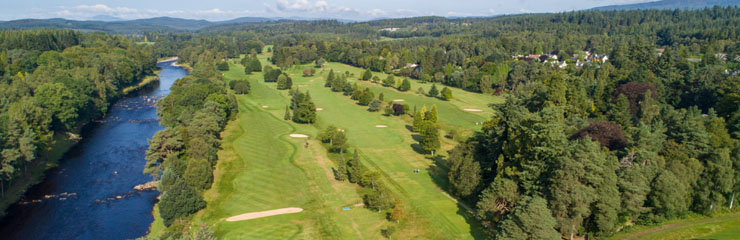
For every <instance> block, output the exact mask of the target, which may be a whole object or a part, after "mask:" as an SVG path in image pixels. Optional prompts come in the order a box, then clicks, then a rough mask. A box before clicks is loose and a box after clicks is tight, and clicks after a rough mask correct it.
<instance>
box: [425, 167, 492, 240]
mask: <svg viewBox="0 0 740 240" xmlns="http://www.w3.org/2000/svg"><path fill="white" fill-rule="evenodd" d="M429 159H430V160H432V161H433V164H431V165H429V167H428V168H427V169H426V170H427V173H428V174H429V176H430V177H431V178H432V182H434V184H436V185H437V187H439V188H440V189H442V190H443V191H445V193H447V194H449V195H450V196H451V197H454V195H453V194H452V193H451V192H450V181H449V178H448V172H449V170H450V169H449V162H448V161H447V159H446V158H445V157H443V156H440V155H437V156H434V157H429ZM455 199H456V200H457V214H458V215H460V216H462V217H463V218H465V222H466V223H468V224H469V225H470V235H471V236H472V237H473V238H474V239H486V238H487V237H486V233H485V231H484V229H483V225H481V223H480V221H479V220H478V219H477V218H476V217H475V213H474V212H471V211H469V210H468V209H470V210H475V209H474V206H473V205H472V204H470V203H468V202H467V201H466V200H463V199H458V198H456V197H455ZM466 205H467V207H466Z"/></svg>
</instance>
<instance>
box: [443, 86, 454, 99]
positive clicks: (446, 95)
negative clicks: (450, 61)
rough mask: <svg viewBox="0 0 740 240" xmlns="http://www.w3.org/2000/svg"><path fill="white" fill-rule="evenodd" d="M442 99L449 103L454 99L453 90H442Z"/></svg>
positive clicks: (445, 88)
mask: <svg viewBox="0 0 740 240" xmlns="http://www.w3.org/2000/svg"><path fill="white" fill-rule="evenodd" d="M442 99H444V100H448V101H449V100H450V99H452V90H450V89H449V88H447V87H444V88H442Z"/></svg>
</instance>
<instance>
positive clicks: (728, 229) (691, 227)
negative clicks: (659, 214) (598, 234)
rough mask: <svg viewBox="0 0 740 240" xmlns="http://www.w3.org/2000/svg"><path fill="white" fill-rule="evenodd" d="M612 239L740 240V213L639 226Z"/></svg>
mask: <svg viewBox="0 0 740 240" xmlns="http://www.w3.org/2000/svg"><path fill="white" fill-rule="evenodd" d="M611 239H635V240H637V239H716V240H723V239H727V240H731V239H740V213H729V214H723V215H720V216H716V217H703V216H699V217H690V218H688V219H680V220H675V221H669V222H666V223H663V224H661V225H659V226H650V227H648V226H638V227H636V228H634V229H632V230H630V231H628V232H626V233H620V234H617V235H615V236H614V237H612V238H611Z"/></svg>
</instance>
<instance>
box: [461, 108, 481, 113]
mask: <svg viewBox="0 0 740 240" xmlns="http://www.w3.org/2000/svg"><path fill="white" fill-rule="evenodd" d="M463 110H464V111H466V112H483V110H480V109H477V108H466V109H463Z"/></svg>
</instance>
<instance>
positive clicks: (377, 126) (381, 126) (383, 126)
mask: <svg viewBox="0 0 740 240" xmlns="http://www.w3.org/2000/svg"><path fill="white" fill-rule="evenodd" d="M375 127H376V128H387V127H388V126H386V125H375Z"/></svg>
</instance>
